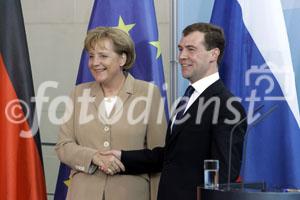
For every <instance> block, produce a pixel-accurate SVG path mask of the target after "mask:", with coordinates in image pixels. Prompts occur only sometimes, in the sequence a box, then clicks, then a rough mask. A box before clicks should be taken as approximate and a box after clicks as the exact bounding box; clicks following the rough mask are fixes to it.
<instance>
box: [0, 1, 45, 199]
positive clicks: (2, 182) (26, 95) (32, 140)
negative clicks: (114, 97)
mask: <svg viewBox="0 0 300 200" xmlns="http://www.w3.org/2000/svg"><path fill="white" fill-rule="evenodd" d="M32 97H34V89H33V81H32V74H31V66H30V61H29V53H28V47H27V40H26V33H25V27H24V20H23V14H22V7H21V3H20V0H0V130H1V131H0V177H1V178H0V199H9V200H23V199H24V200H25V199H26V200H27V199H31V200H43V199H46V189H45V177H44V171H43V164H42V154H41V145H40V137H39V132H38V131H37V132H36V131H32V130H31V127H32V126H33V124H34V123H37V120H34V113H35V104H34V102H33V101H32ZM21 119H23V120H21ZM22 131H26V132H27V133H30V134H27V135H22ZM23 133H24V132H23Z"/></svg>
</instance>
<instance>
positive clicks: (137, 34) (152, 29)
mask: <svg viewBox="0 0 300 200" xmlns="http://www.w3.org/2000/svg"><path fill="white" fill-rule="evenodd" d="M98 26H108V27H116V28H120V29H122V30H124V31H126V32H127V33H128V34H129V35H130V36H131V38H132V39H133V41H134V43H135V50H136V61H135V64H134V65H133V67H132V68H131V69H130V73H131V74H132V75H133V76H134V77H135V78H137V79H141V80H145V81H149V82H153V83H154V84H156V85H157V86H158V87H159V89H160V92H161V95H162V97H164V99H165V113H166V117H167V118H168V106H167V94H166V89H165V88H166V87H165V85H164V84H165V79H164V71H163V65H162V56H161V49H160V43H159V40H158V31H157V22H156V16H155V9H154V2H153V0H118V1H116V0H95V2H94V6H93V10H92V14H91V18H90V23H89V27H88V30H90V29H93V28H96V27H98ZM93 80H94V78H93V77H92V75H91V73H90V71H89V69H88V54H87V52H86V51H83V52H82V56H81V61H80V66H79V70H78V75H77V81H76V85H77V84H80V83H84V82H89V81H93ZM69 173H70V169H69V168H68V167H67V166H66V165H64V164H61V166H60V169H59V175H58V178H57V184H56V190H55V196H54V199H55V200H64V199H65V198H66V194H67V190H68V184H69V182H70V181H69Z"/></svg>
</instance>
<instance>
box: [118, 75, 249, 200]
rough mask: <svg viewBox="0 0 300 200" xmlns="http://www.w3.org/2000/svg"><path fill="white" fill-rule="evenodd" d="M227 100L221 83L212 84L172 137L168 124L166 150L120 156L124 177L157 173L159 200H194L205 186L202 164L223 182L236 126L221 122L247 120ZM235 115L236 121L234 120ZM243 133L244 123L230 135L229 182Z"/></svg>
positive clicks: (235, 103)
mask: <svg viewBox="0 0 300 200" xmlns="http://www.w3.org/2000/svg"><path fill="white" fill-rule="evenodd" d="M232 98H233V95H232V94H231V93H230V92H229V91H228V90H227V89H226V88H225V86H224V85H223V83H222V81H221V80H218V81H216V82H215V83H213V84H212V85H211V86H209V87H208V88H207V89H206V90H205V91H204V92H203V93H202V94H201V95H200V96H199V98H198V99H197V100H196V101H195V102H194V103H193V104H192V105H191V107H190V108H189V109H188V110H187V111H186V113H185V115H190V116H189V119H188V120H187V121H185V123H183V124H181V125H177V126H176V128H175V129H174V130H173V131H172V134H170V132H171V128H170V125H171V122H169V127H168V130H167V136H166V144H165V147H156V148H154V149H152V150H149V149H143V150H136V151H122V157H121V161H122V162H123V163H124V165H125V168H126V173H130V174H136V173H144V172H158V171H161V178H160V183H159V190H158V198H157V199H159V200H183V199H184V200H195V199H196V186H198V185H202V184H203V182H204V173H203V161H204V160H205V159H217V160H219V162H220V182H221V183H222V182H226V180H227V170H228V155H229V154H228V151H229V138H230V137H229V135H230V131H231V130H232V128H233V126H234V125H235V124H236V123H238V122H239V120H236V122H234V123H231V124H228V123H226V119H227V120H233V119H234V118H235V117H239V119H240V120H241V119H243V118H244V117H245V116H246V115H245V111H244V109H243V107H242V105H241V104H240V103H239V102H238V101H232ZM209 102H210V103H209ZM216 102H219V104H218V103H216ZM226 104H229V106H227V105H226ZM218 105H219V106H218ZM205 107H206V108H205ZM201 113H202V115H201ZM214 113H215V114H214ZM237 113H238V115H239V116H236V114H237ZM214 117H215V119H214ZM197 120H198V122H197ZM224 120H225V121H224ZM246 129H247V122H246V121H245V123H242V124H241V125H239V126H238V128H237V129H236V130H235V132H234V134H233V136H234V137H233V148H232V171H231V172H232V176H231V179H232V180H235V179H236V178H237V177H238V175H239V171H240V166H241V159H242V149H243V138H244V134H245V132H246Z"/></svg>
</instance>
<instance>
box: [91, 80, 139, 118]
mask: <svg viewBox="0 0 300 200" xmlns="http://www.w3.org/2000/svg"><path fill="white" fill-rule="evenodd" d="M133 85H134V78H133V77H132V76H131V75H130V74H127V77H126V80H125V82H124V85H123V87H122V88H121V90H120V91H119V94H118V100H117V102H116V104H115V105H114V107H113V109H112V111H111V114H110V116H107V115H106V111H105V107H104V104H103V102H104V101H103V100H104V94H103V91H102V89H101V86H100V84H99V83H97V82H94V83H93V85H92V86H91V96H92V97H93V98H95V99H94V101H93V106H94V109H93V110H94V111H95V112H96V116H98V117H99V114H101V116H103V117H102V119H103V120H105V119H109V118H111V117H112V116H114V115H117V114H118V112H120V111H121V110H122V109H123V107H124V105H125V103H126V102H127V100H128V99H129V97H130V96H131V95H132V94H133V87H134V86H133ZM101 104H102V105H101ZM100 105H101V106H100ZM104 116H105V117H104Z"/></svg>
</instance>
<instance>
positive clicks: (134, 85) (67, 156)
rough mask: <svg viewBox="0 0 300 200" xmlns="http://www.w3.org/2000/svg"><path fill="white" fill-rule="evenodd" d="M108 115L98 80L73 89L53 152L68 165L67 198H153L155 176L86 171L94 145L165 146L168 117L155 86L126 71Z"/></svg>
mask: <svg viewBox="0 0 300 200" xmlns="http://www.w3.org/2000/svg"><path fill="white" fill-rule="evenodd" d="M118 96H119V99H118V101H117V103H116V104H115V106H114V108H113V110H112V112H111V115H110V116H109V117H107V116H106V114H105V113H106V112H105V108H104V107H103V105H104V104H103V99H104V96H103V92H102V89H101V87H100V85H99V84H98V83H96V82H90V83H84V84H80V85H78V86H76V87H75V89H74V91H73V92H72V93H71V95H70V97H71V100H72V101H70V104H68V105H69V106H68V109H67V112H66V113H65V122H64V124H63V125H62V126H61V128H60V134H59V137H58V142H57V145H56V148H55V149H56V152H57V155H58V157H59V159H60V160H61V162H63V163H65V164H67V165H68V166H70V167H71V168H72V170H71V174H70V178H71V184H70V186H69V189H68V194H67V199H71V200H77V199H78V200H82V199H87V200H102V198H103V195H104V194H105V200H118V199H122V200H126V199H128V200H149V199H156V194H157V187H158V180H159V177H158V176H157V175H156V177H155V176H154V177H153V178H152V177H151V178H149V176H148V175H147V174H141V175H114V176H109V175H106V174H105V173H103V172H101V171H99V170H97V171H96V172H95V173H93V174H90V173H89V169H90V166H91V161H92V157H93V155H94V154H95V152H96V151H98V150H103V151H104V150H109V149H122V150H135V149H142V148H153V147H155V146H163V145H164V138H165V133H166V119H165V114H164V107H163V100H162V98H161V96H160V92H159V89H158V88H157V87H156V86H154V85H153V84H151V83H147V82H145V81H141V80H137V79H134V78H133V77H132V76H131V75H130V74H128V75H127V78H126V80H125V83H124V86H123V87H122V89H121V90H120V92H119V95H118Z"/></svg>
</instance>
